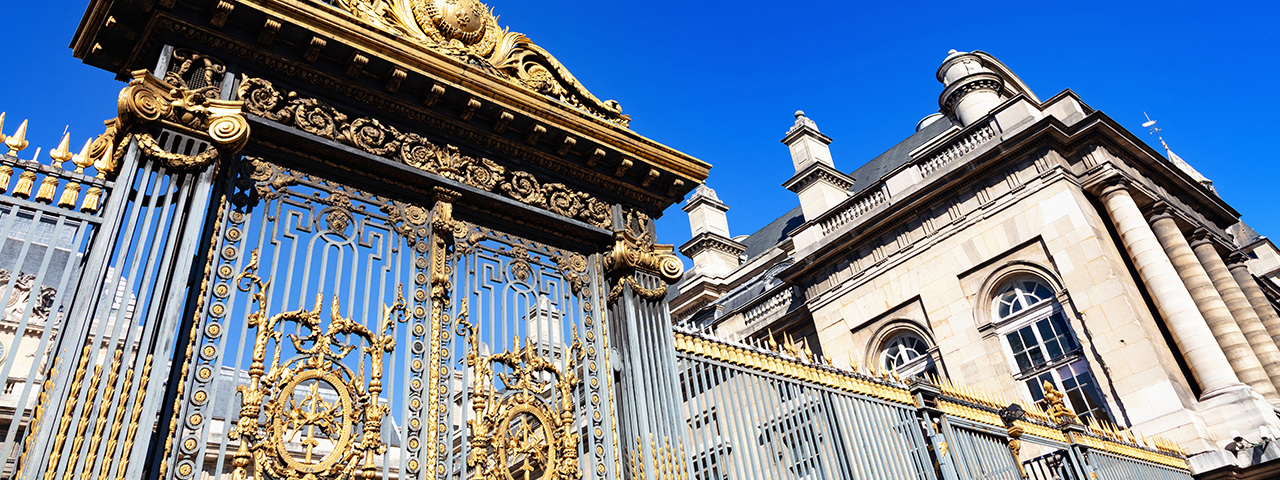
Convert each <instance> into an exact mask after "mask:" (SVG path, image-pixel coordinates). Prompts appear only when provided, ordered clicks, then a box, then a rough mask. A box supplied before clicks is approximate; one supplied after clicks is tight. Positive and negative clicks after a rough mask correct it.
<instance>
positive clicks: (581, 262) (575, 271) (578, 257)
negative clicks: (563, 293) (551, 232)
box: [556, 253, 587, 297]
mask: <svg viewBox="0 0 1280 480" xmlns="http://www.w3.org/2000/svg"><path fill="white" fill-rule="evenodd" d="M556 264H557V265H558V266H559V267H560V274H561V275H563V276H564V279H565V280H566V281H568V282H569V287H570V289H571V290H572V291H573V294H574V295H577V296H579V297H581V296H583V295H585V294H586V290H587V257H584V256H582V254H580V253H572V254H568V255H565V254H563V253H562V254H560V255H557V256H556Z"/></svg>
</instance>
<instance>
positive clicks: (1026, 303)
mask: <svg viewBox="0 0 1280 480" xmlns="http://www.w3.org/2000/svg"><path fill="white" fill-rule="evenodd" d="M1052 297H1053V290H1052V289H1050V288H1049V287H1048V286H1046V285H1045V284H1044V283H1042V282H1040V281H1039V280H1038V279H1027V280H1017V281H1013V282H1010V283H1009V286H1008V287H1005V289H1004V292H1003V293H1001V294H1000V296H999V297H996V302H995V314H996V315H995V317H996V319H997V320H1003V319H1004V318H1005V317H1008V316H1009V315H1013V314H1015V313H1018V312H1020V311H1022V310H1024V309H1026V308H1027V307H1030V306H1032V305H1035V304H1037V303H1040V302H1042V301H1045V300H1048V299H1050V298H1052Z"/></svg>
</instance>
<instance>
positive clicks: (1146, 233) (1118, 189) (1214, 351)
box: [1099, 182, 1240, 398]
mask: <svg viewBox="0 0 1280 480" xmlns="http://www.w3.org/2000/svg"><path fill="white" fill-rule="evenodd" d="M1099 196H1100V197H1101V198H1102V203H1103V205H1104V206H1105V207H1106V209H1107V213H1108V215H1109V216H1110V217H1111V222H1112V224H1113V225H1115V228H1116V231H1117V232H1119V234H1120V242H1121V243H1122V244H1124V249H1125V251H1126V252H1128V253H1129V258H1131V259H1133V263H1134V266H1136V267H1137V269H1138V276H1140V277H1142V281H1143V283H1145V284H1146V287H1147V290H1148V291H1149V292H1150V293H1151V297H1152V299H1153V300H1154V301H1155V304H1156V309H1157V310H1159V312H1160V316H1161V317H1162V318H1163V319H1164V321H1165V324H1167V325H1168V327H1169V332H1170V333H1171V334H1172V336H1173V340H1174V342H1175V343H1176V344H1177V347H1178V351H1179V352H1181V353H1182V356H1183V358H1184V359H1185V360H1186V362H1187V365H1188V367H1190V369H1191V374H1192V375H1193V376H1194V377H1195V380H1196V381H1197V382H1199V383H1200V386H1201V388H1202V389H1203V393H1202V394H1201V397H1202V398H1204V397H1209V396H1211V395H1212V394H1214V393H1217V392H1218V391H1222V390H1226V389H1228V388H1230V387H1232V386H1237V385H1239V384H1240V381H1239V379H1238V378H1237V377H1236V374H1235V371H1234V370H1232V368H1231V363H1230V362H1228V361H1227V356H1226V354H1224V353H1223V352H1222V349H1221V348H1220V347H1218V343H1217V342H1216V341H1214V340H1213V332H1212V331H1210V330H1209V325H1208V324H1206V323H1205V321H1204V317H1202V316H1200V310H1199V309H1198V308H1196V304H1195V301H1194V300H1193V299H1192V298H1191V294H1190V293H1188V292H1187V288H1186V286H1185V285H1183V283H1182V280H1181V278H1180V277H1178V272H1177V271H1176V270H1174V268H1173V263H1171V262H1170V261H1169V257H1168V256H1167V255H1166V254H1165V252H1164V248H1162V247H1161V246H1160V242H1159V241H1158V240H1157V239H1156V235H1155V232H1153V231H1152V229H1151V225H1148V224H1147V221H1146V219H1145V218H1143V216H1142V211H1140V210H1139V209H1138V204H1137V203H1135V202H1134V201H1133V197H1132V196H1131V195H1130V194H1129V188H1128V187H1127V186H1126V185H1125V184H1123V183H1118V182H1117V183H1112V184H1110V185H1107V186H1106V187H1104V188H1103V189H1102V191H1101V192H1100V194H1099Z"/></svg>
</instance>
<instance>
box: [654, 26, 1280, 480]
mask: <svg viewBox="0 0 1280 480" xmlns="http://www.w3.org/2000/svg"><path fill="white" fill-rule="evenodd" d="M938 79H939V81H941V82H942V83H943V85H944V90H943V92H942V95H941V97H940V98H939V106H940V107H941V112H942V115H940V116H938V115H935V116H930V117H928V118H926V119H925V120H923V121H921V123H920V125H919V126H918V127H917V132H916V133H915V134H914V135H912V136H911V137H909V138H907V139H906V140H904V141H902V142H901V143H899V144H898V145H897V146H895V147H893V148H892V149H890V150H889V151H887V152H886V153H885V154H883V155H881V156H879V157H877V158H875V159H872V160H871V161H869V162H867V163H866V164H865V165H863V166H862V167H860V168H858V169H856V170H854V171H853V172H851V173H849V174H847V175H846V174H845V173H843V172H842V171H841V170H839V163H840V162H839V161H838V159H831V158H830V156H829V153H828V154H827V156H826V157H821V158H817V159H816V160H814V159H808V158H802V157H804V155H807V154H809V152H812V151H813V150H815V148H814V146H815V145H817V146H820V147H822V148H821V149H820V150H821V151H823V152H826V151H827V150H826V145H827V144H828V143H830V142H831V139H830V138H828V137H826V136H825V135H822V134H821V133H820V132H819V131H818V128H817V125H816V123H814V122H813V120H811V119H808V118H806V117H804V116H803V114H802V112H797V120H796V126H794V127H792V128H791V130H790V131H788V132H787V135H786V138H784V140H783V142H784V143H786V144H787V145H788V146H789V147H790V151H791V154H792V157H793V163H794V166H795V167H796V176H795V177H793V178H792V179H791V180H789V181H788V182H787V184H786V185H787V188H789V189H791V190H792V191H795V192H796V193H797V194H798V200H799V204H800V207H799V208H796V209H794V210H792V211H791V212H789V213H787V214H786V215H784V216H783V217H781V218H779V219H778V220H777V221H775V222H773V223H772V224H770V225H769V226H767V227H766V228H765V229H763V230H761V231H759V232H756V233H755V234H753V235H750V236H744V237H738V239H737V240H733V243H734V244H737V245H741V246H742V247H743V248H742V250H741V252H743V253H742V254H741V255H740V256H739V257H738V258H737V259H736V261H734V260H735V259H734V258H733V256H732V255H729V254H723V255H709V254H707V253H705V252H707V251H709V250H710V247H707V246H705V245H709V243H708V242H707V241H701V242H700V241H699V240H698V239H699V238H702V237H705V236H707V235H708V234H707V233H699V232H715V237H716V238H723V239H724V240H729V239H730V238H732V237H731V235H729V233H728V231H727V228H723V227H722V225H723V224H724V217H723V215H724V212H725V211H727V210H728V206H727V205H724V204H723V203H721V202H719V200H718V199H716V201H715V204H716V205H718V206H720V207H723V208H717V209H716V210H715V211H716V213H718V214H719V215H720V216H719V217H716V218H714V221H712V220H711V219H709V218H710V216H709V215H708V214H707V213H706V212H707V211H708V210H707V209H706V208H701V207H697V206H696V205H702V204H706V203H708V202H707V200H706V198H707V197H714V192H711V191H710V188H706V187H705V186H704V187H700V188H699V192H700V193H696V194H695V196H694V197H693V198H692V199H691V200H690V203H689V205H690V206H689V207H686V211H687V212H690V222H691V226H692V230H693V232H694V234H695V237H694V240H691V241H690V242H689V243H687V244H685V246H684V247H682V252H684V253H685V254H686V255H688V256H690V257H691V258H693V259H694V264H695V266H694V268H693V269H692V270H691V271H690V272H689V274H687V275H686V277H685V279H684V281H683V282H682V283H681V284H680V285H679V286H678V287H679V288H678V290H673V292H672V293H670V294H669V298H670V300H671V306H672V311H673V314H674V315H675V316H676V317H677V318H678V319H679V320H680V321H681V322H684V323H685V324H686V325H688V326H693V327H697V328H704V329H708V330H711V331H713V332H714V333H715V334H717V335H719V336H722V337H726V338H731V339H747V341H751V340H752V339H756V340H765V339H767V338H768V337H770V336H772V335H776V334H785V335H790V336H792V337H794V338H797V339H803V341H804V342H806V344H807V345H809V346H810V348H812V349H813V350H814V351H815V352H816V353H819V354H821V356H822V357H823V359H824V361H826V362H828V363H830V364H832V365H838V366H842V367H845V366H847V367H851V368H862V369H864V370H871V371H885V370H896V371H897V372H898V373H900V374H903V375H914V374H934V373H936V374H939V375H943V376H947V377H950V378H951V379H952V380H953V381H957V382H961V383H965V384H968V385H972V386H975V387H977V388H980V389H985V390H988V391H995V392H1003V393H1005V394H1006V395H1009V396H1011V397H1015V398H1019V399H1023V400H1025V401H1028V402H1031V401H1040V400H1042V398H1041V395H1042V393H1041V392H1040V391H1039V387H1038V386H1036V385H1038V384H1039V382H1042V381H1045V380H1049V381H1052V382H1054V383H1056V384H1057V388H1058V389H1059V390H1062V391H1067V392H1068V403H1069V404H1070V406H1071V407H1072V408H1073V409H1074V410H1076V413H1078V414H1080V415H1082V416H1088V417H1091V418H1094V419H1096V420H1105V421H1109V422H1113V423H1115V424H1117V425H1120V426H1122V427H1127V428H1132V429H1134V430H1136V431H1139V432H1142V433H1144V434H1156V435H1161V436H1165V437H1168V438H1171V439H1174V440H1176V441H1178V442H1179V443H1180V444H1181V446H1182V447H1183V448H1184V449H1186V450H1187V451H1188V452H1189V453H1192V454H1199V455H1197V456H1196V457H1194V458H1193V462H1192V463H1193V468H1194V469H1195V470H1196V471H1197V472H1198V473H1207V472H1210V471H1219V469H1221V468H1223V467H1224V466H1230V465H1232V464H1236V463H1238V462H1237V461H1236V460H1235V459H1234V458H1233V457H1231V456H1230V455H1229V454H1227V453H1226V452H1225V451H1224V450H1222V448H1223V447H1224V446H1226V445H1228V444H1230V443H1232V442H1233V439H1234V438H1235V437H1237V436H1243V437H1245V438H1247V439H1249V440H1252V441H1257V440H1258V438H1257V437H1259V436H1262V435H1264V434H1268V433H1269V432H1277V431H1280V420H1277V416H1276V412H1277V408H1278V407H1277V405H1280V395H1278V394H1277V393H1276V391H1277V390H1276V387H1277V386H1280V376H1276V375H1273V374H1274V373H1280V370H1277V366H1278V364H1277V353H1280V351H1278V350H1277V348H1276V340H1277V339H1280V336H1277V335H1276V334H1277V333H1280V328H1277V327H1280V321H1277V320H1280V319H1278V318H1276V317H1275V309H1274V307H1273V306H1272V305H1271V301H1272V300H1274V296H1273V297H1268V296H1267V294H1268V293H1272V292H1271V290H1275V289H1274V288H1271V287H1274V283H1272V282H1271V281H1270V276H1272V275H1274V274H1275V272H1276V270H1277V268H1276V267H1277V265H1280V255H1276V254H1275V248H1274V246H1271V244H1270V242H1269V241H1267V240H1265V237H1258V236H1257V235H1256V234H1252V236H1251V237H1250V236H1248V235H1244V234H1242V233H1241V226H1243V224H1239V219H1238V217H1239V214H1238V213H1237V212H1236V211H1235V210H1233V209H1232V208H1231V207H1230V206H1229V205H1227V204H1226V203H1224V202H1223V201H1222V200H1221V199H1220V198H1218V197H1217V195H1216V193H1215V192H1214V191H1213V190H1212V183H1211V182H1208V180H1207V179H1204V178H1203V176H1200V175H1199V173H1198V172H1195V171H1194V169H1192V168H1190V166H1189V165H1188V164H1187V163H1186V162H1184V161H1181V159H1177V161H1171V160H1170V159H1169V158H1166V156H1164V155H1161V154H1160V153H1159V152H1157V151H1155V150H1153V149H1151V148H1149V147H1147V146H1146V145H1145V144H1143V143H1142V142H1141V141H1140V140H1139V139H1138V138H1137V137H1136V136H1135V135H1134V134H1133V133H1131V132H1129V131H1128V130H1126V129H1125V128H1123V127H1121V126H1120V125H1118V124H1117V123H1116V122H1115V121H1113V120H1112V119H1110V118H1109V117H1107V116H1106V115H1104V114H1103V113H1101V112H1099V111H1096V110H1094V109H1092V108H1090V107H1089V106H1088V105H1087V104H1085V103H1084V102H1083V101H1082V100H1081V99H1080V98H1078V97H1077V96H1076V95H1075V94H1074V93H1073V92H1071V91H1069V90H1068V91H1064V92H1062V93H1059V94H1057V95H1054V96H1053V97H1051V98H1048V99H1047V100H1040V99H1039V98H1038V97H1036V96H1035V95H1034V94H1033V93H1032V92H1031V91H1030V89H1029V88H1028V87H1027V86H1026V85H1025V84H1024V83H1023V82H1022V81H1021V80H1020V79H1018V77H1017V76H1016V75H1014V74H1013V73H1012V71H1011V70H1010V69H1009V68H1008V67H1006V66H1005V65H1003V64H1002V63H1000V62H999V61H998V60H996V59H995V58H994V57H992V56H991V55H989V54H986V53H983V52H972V53H966V52H955V51H952V52H950V53H949V55H948V57H947V59H946V60H945V61H944V63H943V65H942V67H940V68H939V72H938ZM798 146H799V147H803V148H798ZM1169 156H1170V157H1175V158H1176V156H1175V155H1172V152H1169ZM827 170H829V171H830V173H828V172H826V171H827ZM819 188H820V189H821V190H815V189H819ZM814 191H818V192H820V193H821V194H820V195H819V194H813V193H809V192H814ZM832 191H836V192H837V193H838V195H834V194H833V193H832ZM807 193H808V194H807ZM1243 228H1244V229H1247V227H1243ZM721 230H723V231H721ZM1249 232H1250V233H1251V232H1252V230H1249ZM699 245H704V246H701V247H699ZM1266 246H1271V248H1270V249H1267V248H1265V247H1266ZM719 251H721V252H725V251H728V252H736V251H737V250H730V249H726V248H721V249H720V250H719ZM1255 252H1256V253H1255ZM729 262H731V263H730V264H728V265H726V263H729ZM1233 267H1234V268H1233ZM1245 267H1247V268H1245ZM1269 289H1270V290H1269ZM1272 294H1273V295H1274V293H1272ZM1236 432H1245V433H1243V434H1240V433H1236ZM1269 435H1275V434H1274V433H1269ZM1239 462H1243V463H1238V465H1236V467H1249V466H1250V465H1252V464H1253V461H1252V460H1247V459H1245V460H1239Z"/></svg>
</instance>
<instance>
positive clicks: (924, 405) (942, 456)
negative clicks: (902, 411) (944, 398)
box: [907, 378, 960, 480]
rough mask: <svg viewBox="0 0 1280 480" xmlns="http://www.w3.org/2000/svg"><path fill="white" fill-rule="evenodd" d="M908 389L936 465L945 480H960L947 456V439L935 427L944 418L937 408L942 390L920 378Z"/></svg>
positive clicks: (912, 380) (913, 381) (914, 380)
mask: <svg viewBox="0 0 1280 480" xmlns="http://www.w3.org/2000/svg"><path fill="white" fill-rule="evenodd" d="M907 388H908V389H909V390H910V391H911V396H912V397H915V399H916V418H919V419H920V424H921V425H922V426H923V427H924V431H925V439H927V440H928V442H929V451H930V455H931V456H932V457H933V459H934V462H935V463H934V465H935V466H936V468H937V469H938V472H939V473H940V474H941V476H942V479H943V480H959V479H960V475H959V474H957V473H956V468H955V466H954V465H953V464H952V462H951V455H948V454H947V450H948V449H947V439H946V437H945V436H943V434H942V432H939V431H938V429H936V428H934V427H933V419H935V418H942V416H943V413H942V410H939V409H938V408H937V406H936V405H937V399H938V397H939V396H940V395H942V389H941V388H939V387H938V386H937V385H934V384H933V383H930V382H926V381H923V380H921V379H919V378H912V379H911V383H910V384H909V385H907Z"/></svg>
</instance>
